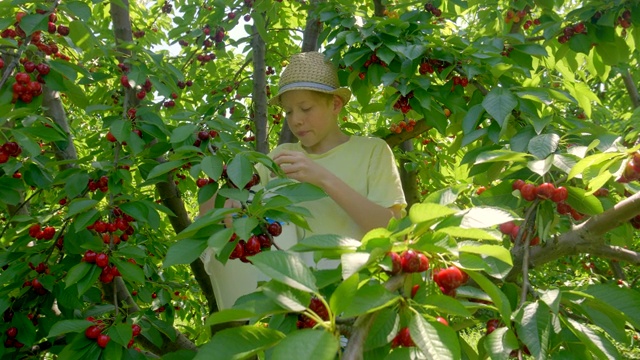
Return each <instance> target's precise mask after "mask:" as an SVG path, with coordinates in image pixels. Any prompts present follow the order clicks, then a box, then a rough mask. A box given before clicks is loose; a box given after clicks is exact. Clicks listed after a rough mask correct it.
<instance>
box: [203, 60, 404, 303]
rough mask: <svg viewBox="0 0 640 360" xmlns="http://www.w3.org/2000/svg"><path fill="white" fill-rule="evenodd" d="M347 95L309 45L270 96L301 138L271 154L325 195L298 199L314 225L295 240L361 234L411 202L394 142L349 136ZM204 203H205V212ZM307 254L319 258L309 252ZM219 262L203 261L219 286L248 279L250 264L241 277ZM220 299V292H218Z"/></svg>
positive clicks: (291, 174) (287, 171)
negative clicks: (342, 118) (343, 116)
mask: <svg viewBox="0 0 640 360" xmlns="http://www.w3.org/2000/svg"><path fill="white" fill-rule="evenodd" d="M350 97H351V91H350V90H349V89H346V88H342V87H340V85H339V81H338V75H337V70H336V69H335V67H334V66H333V65H332V64H331V63H329V62H327V61H325V59H324V55H323V54H321V53H318V52H306V53H299V54H295V55H293V56H292V57H291V60H290V63H289V65H288V66H287V68H286V69H285V70H284V72H283V73H282V76H281V77H280V83H279V90H278V94H277V95H275V96H274V97H273V98H272V99H271V100H270V101H269V104H271V105H279V106H280V107H282V108H283V110H284V112H285V114H286V122H287V126H289V128H290V129H291V131H292V133H293V134H294V135H295V136H296V137H297V138H298V140H299V143H295V144H282V145H280V146H278V147H277V148H276V149H274V150H273V151H272V152H271V154H270V156H271V157H272V158H273V160H274V162H275V163H276V164H278V165H279V166H280V167H281V168H282V170H283V171H284V173H285V174H286V175H287V176H288V177H289V178H291V179H294V180H297V181H300V182H308V183H311V184H313V185H316V186H318V187H320V188H321V189H322V190H324V191H325V192H326V193H327V195H328V197H325V198H322V199H319V200H315V201H309V202H305V203H301V204H299V205H300V206H303V207H306V208H307V209H308V210H309V211H310V213H311V214H313V217H311V218H308V219H307V221H308V224H309V227H310V229H311V232H310V233H309V232H307V233H306V234H304V233H300V232H299V233H298V235H297V236H298V239H301V238H302V237H304V236H309V235H312V234H337V235H342V236H346V237H350V238H353V239H358V240H359V239H361V238H362V237H363V236H364V234H365V233H367V232H368V231H369V230H371V229H374V228H377V227H386V226H387V224H388V223H389V220H391V218H392V217H396V218H399V217H400V216H402V214H403V213H404V209H405V207H406V201H405V198H404V193H403V191H402V185H401V183H400V176H399V174H398V169H397V167H396V163H395V159H394V157H393V152H392V151H391V149H390V148H389V146H388V145H387V144H386V143H385V142H384V141H383V140H381V139H377V138H367V137H361V136H349V135H347V134H345V133H343V132H342V131H341V130H340V127H339V126H338V116H339V114H340V112H341V110H342V108H343V107H344V106H345V104H346V103H347V102H348V101H349V99H350ZM263 170H264V169H263ZM260 175H261V179H262V181H263V183H266V182H267V181H268V180H269V177H270V176H269V174H268V173H267V172H266V171H263V172H262V173H261V174H260ZM207 210H208V209H204V205H203V208H201V213H203V212H204V211H207ZM305 261H306V262H307V263H308V265H309V266H314V265H315V264H313V263H312V261H311V260H310V259H305ZM216 262H217V261H216V260H215V259H214V258H213V257H212V256H210V257H209V261H207V262H205V263H206V264H207V268H208V269H210V270H211V271H210V274H211V275H212V282H213V285H214V290H216V291H217V292H221V293H223V294H225V293H227V290H225V289H224V288H227V287H228V286H232V287H234V286H235V287H237V286H238V283H240V282H244V280H241V279H240V278H241V277H242V276H246V277H251V275H250V274H249V270H247V271H246V272H245V273H244V275H242V276H240V274H238V273H237V271H238V269H237V268H236V269H235V270H233V269H231V268H229V269H227V268H228V267H229V266H232V267H236V266H237V267H240V266H242V265H238V263H240V262H239V261H230V262H228V263H227V266H222V264H221V263H219V262H217V264H215V263H216ZM230 264H231V265H230ZM243 265H246V266H249V267H250V266H251V265H248V264H243ZM319 267H322V268H324V267H326V265H324V266H323V265H320V266H319ZM253 270H254V271H255V269H253ZM229 277H235V278H236V279H235V280H231V278H229ZM220 282H223V283H226V285H221V284H220ZM250 282H251V286H252V289H251V290H250V291H254V290H255V287H256V286H255V284H256V280H255V279H251V281H250ZM220 298H221V297H220V295H219V294H218V293H216V299H220ZM231 301H233V302H235V300H232V299H227V300H226V301H224V302H223V303H219V304H218V306H219V308H220V309H223V308H226V307H230V306H232V305H233V303H230V302H231Z"/></svg>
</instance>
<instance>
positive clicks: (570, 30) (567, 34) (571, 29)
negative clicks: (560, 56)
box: [558, 22, 587, 44]
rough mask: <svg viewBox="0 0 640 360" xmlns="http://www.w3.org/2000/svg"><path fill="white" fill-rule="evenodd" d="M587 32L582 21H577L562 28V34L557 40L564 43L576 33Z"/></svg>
mask: <svg viewBox="0 0 640 360" xmlns="http://www.w3.org/2000/svg"><path fill="white" fill-rule="evenodd" d="M586 32H587V27H586V26H585V24H584V23H583V22H579V23H577V24H574V25H567V26H565V27H564V28H563V29H562V35H560V36H559V37H558V42H559V43H560V44H564V43H566V42H567V41H569V40H570V39H571V38H572V37H574V36H575V35H578V34H584V33H586Z"/></svg>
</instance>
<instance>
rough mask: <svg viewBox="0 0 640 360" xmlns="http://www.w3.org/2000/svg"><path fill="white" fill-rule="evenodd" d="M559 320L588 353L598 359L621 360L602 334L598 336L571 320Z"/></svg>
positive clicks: (563, 318) (596, 333) (613, 346)
mask: <svg viewBox="0 0 640 360" xmlns="http://www.w3.org/2000/svg"><path fill="white" fill-rule="evenodd" d="M560 320H561V321H562V322H563V323H564V324H565V326H567V327H569V329H570V330H571V331H572V332H573V334H574V335H575V336H576V337H577V338H578V339H580V342H582V343H583V344H584V345H586V346H587V348H588V349H589V351H590V352H591V353H592V354H594V355H595V356H596V358H598V359H611V360H615V359H621V355H620V352H618V349H617V348H616V347H615V345H613V344H612V343H611V341H610V340H609V339H607V337H606V336H604V335H603V334H600V333H598V332H596V331H595V330H593V329H592V328H590V327H589V326H586V325H584V324H581V323H579V322H578V321H576V320H573V319H571V318H565V317H560Z"/></svg>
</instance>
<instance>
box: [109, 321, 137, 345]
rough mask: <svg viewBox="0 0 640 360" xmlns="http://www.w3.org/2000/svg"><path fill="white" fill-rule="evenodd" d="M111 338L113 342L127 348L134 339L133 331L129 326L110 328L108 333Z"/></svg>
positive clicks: (119, 325)
mask: <svg viewBox="0 0 640 360" xmlns="http://www.w3.org/2000/svg"><path fill="white" fill-rule="evenodd" d="M107 334H108V335H109V336H111V340H113V341H114V342H115V343H117V344H120V345H122V346H127V344H128V343H129V340H131V338H132V337H133V330H132V329H131V325H129V324H117V325H115V326H111V327H109V331H108V332H107Z"/></svg>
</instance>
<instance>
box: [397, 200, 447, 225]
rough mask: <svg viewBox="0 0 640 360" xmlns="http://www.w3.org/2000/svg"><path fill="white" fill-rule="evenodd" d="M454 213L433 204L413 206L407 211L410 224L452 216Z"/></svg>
mask: <svg viewBox="0 0 640 360" xmlns="http://www.w3.org/2000/svg"><path fill="white" fill-rule="evenodd" d="M456 212H457V211H456V210H455V209H451V208H449V207H447V206H443V205H439V204H434V203H422V204H415V205H413V206H412V207H411V209H410V210H409V219H411V222H412V223H414V224H419V223H423V222H427V221H431V220H435V219H439V218H443V217H445V216H449V215H453V214H455V213H456Z"/></svg>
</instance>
